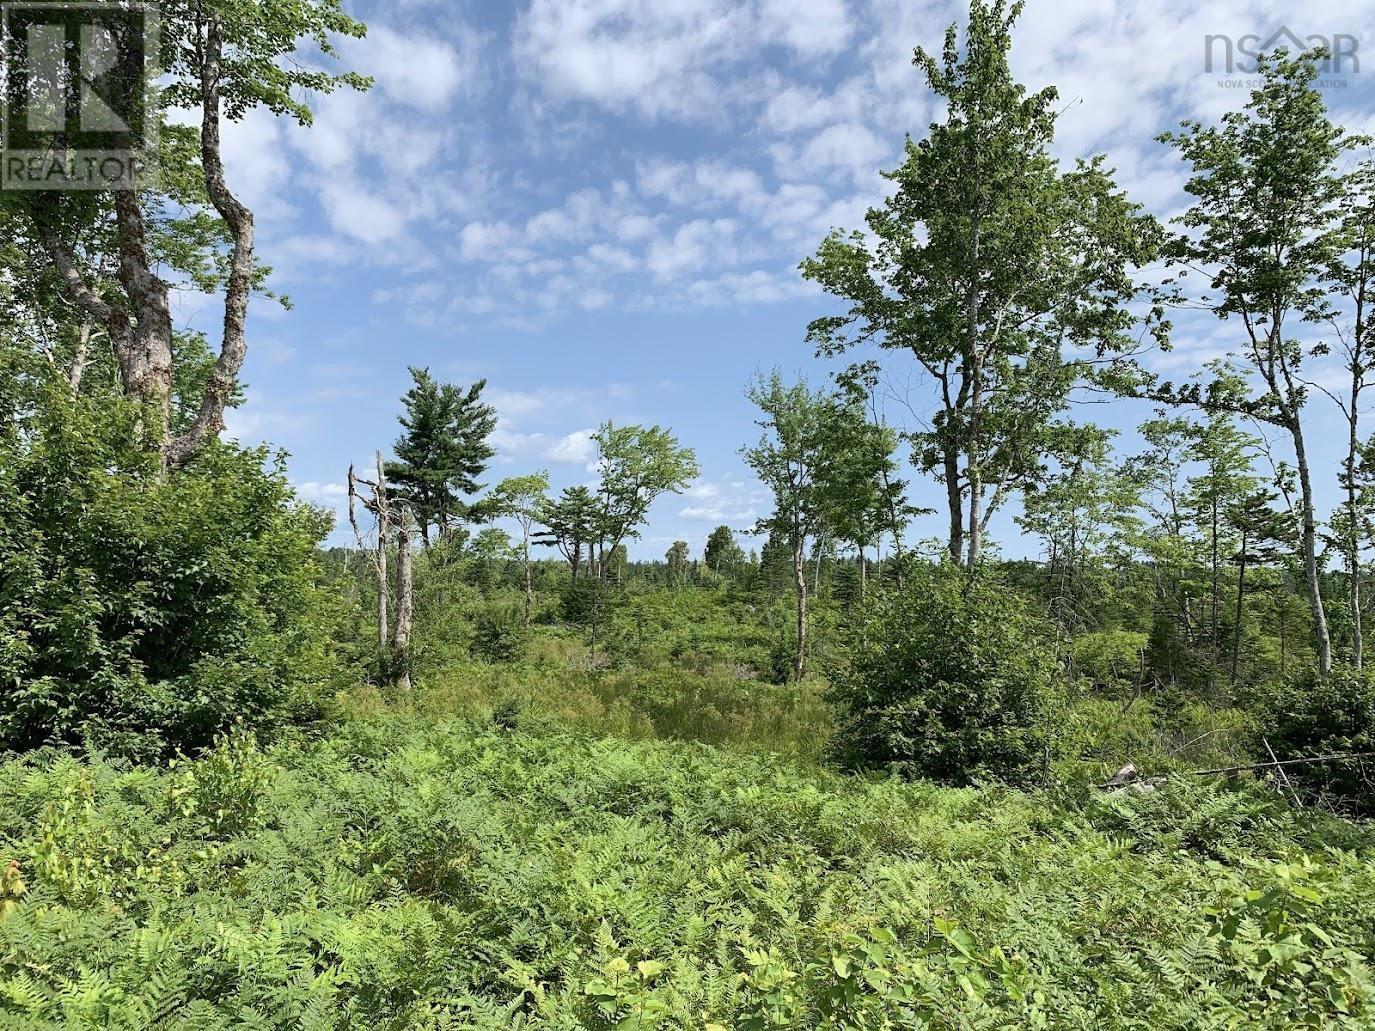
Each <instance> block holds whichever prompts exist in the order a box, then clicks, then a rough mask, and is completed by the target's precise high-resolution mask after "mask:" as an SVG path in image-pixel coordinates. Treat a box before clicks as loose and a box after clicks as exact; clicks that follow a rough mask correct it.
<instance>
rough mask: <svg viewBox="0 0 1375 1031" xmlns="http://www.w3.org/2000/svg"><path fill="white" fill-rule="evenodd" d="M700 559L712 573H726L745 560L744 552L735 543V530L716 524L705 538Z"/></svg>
mask: <svg viewBox="0 0 1375 1031" xmlns="http://www.w3.org/2000/svg"><path fill="white" fill-rule="evenodd" d="M702 561H704V562H705V563H706V564H707V568H708V569H710V570H711V571H712V572H713V573H721V574H726V573H729V572H730V571H731V570H733V569H735V568H736V567H737V566H739V565H741V564H742V563H743V562H744V561H745V553H744V551H742V550H741V548H740V545H738V544H736V543H735V532H734V531H733V530H732V529H731V528H730V527H729V526H718V527H717V528H716V529H714V530H712V531H711V536H709V537H708V538H707V546H706V550H705V551H704V552H703V553H702Z"/></svg>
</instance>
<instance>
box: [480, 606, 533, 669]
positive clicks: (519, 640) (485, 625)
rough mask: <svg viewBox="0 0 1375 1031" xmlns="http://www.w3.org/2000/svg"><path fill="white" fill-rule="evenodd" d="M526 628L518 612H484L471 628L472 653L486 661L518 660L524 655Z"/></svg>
mask: <svg viewBox="0 0 1375 1031" xmlns="http://www.w3.org/2000/svg"><path fill="white" fill-rule="evenodd" d="M525 639H526V630H525V623H524V621H523V620H522V618H521V615H520V613H518V612H512V611H509V610H498V611H489V612H485V613H483V614H482V615H480V616H478V618H477V622H476V624H475V626H474V628H473V654H474V655H476V656H478V657H479V658H482V659H486V660H487V661H488V662H519V661H520V660H521V659H522V658H523V657H524V655H525Z"/></svg>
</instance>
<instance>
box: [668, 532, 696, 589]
mask: <svg viewBox="0 0 1375 1031" xmlns="http://www.w3.org/2000/svg"><path fill="white" fill-rule="evenodd" d="M664 561H665V562H667V563H668V578H669V580H670V581H671V582H672V583H673V585H674V586H675V587H681V586H683V584H685V583H686V582H687V574H688V566H689V565H691V563H692V554H691V552H690V551H689V550H688V542H687V541H674V542H673V544H672V546H670V547H669V549H668V552H667V553H666V554H665V555H664Z"/></svg>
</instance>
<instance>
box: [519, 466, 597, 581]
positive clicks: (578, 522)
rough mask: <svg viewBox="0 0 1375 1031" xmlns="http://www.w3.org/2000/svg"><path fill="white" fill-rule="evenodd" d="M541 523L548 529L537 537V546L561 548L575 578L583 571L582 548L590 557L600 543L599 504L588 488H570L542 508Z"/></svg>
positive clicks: (561, 552)
mask: <svg viewBox="0 0 1375 1031" xmlns="http://www.w3.org/2000/svg"><path fill="white" fill-rule="evenodd" d="M539 521H540V523H541V524H543V525H544V527H545V529H543V530H541V531H540V532H539V533H537V534H535V538H534V540H535V543H536V544H540V545H543V546H544V547H546V548H558V549H559V553H560V554H562V555H563V557H564V558H565V559H567V560H568V566H569V568H570V569H571V570H572V572H573V579H574V580H576V579H577V578H578V570H579V569H581V568H582V560H583V549H584V548H586V549H587V552H588V556H589V558H590V557H591V551H592V545H593V542H595V541H596V540H597V522H598V520H597V502H596V499H594V498H593V497H592V492H591V491H589V490H588V489H587V488H586V487H581V486H580V487H567V488H565V489H564V492H563V493H562V494H560V495H559V497H558V500H556V501H548V502H546V503H545V504H543V505H541V506H540V512H539Z"/></svg>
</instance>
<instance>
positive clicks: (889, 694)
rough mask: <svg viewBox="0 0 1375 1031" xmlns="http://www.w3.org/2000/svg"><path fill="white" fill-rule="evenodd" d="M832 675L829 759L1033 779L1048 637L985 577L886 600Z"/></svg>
mask: <svg viewBox="0 0 1375 1031" xmlns="http://www.w3.org/2000/svg"><path fill="white" fill-rule="evenodd" d="M852 633H853V634H854V639H853V640H852V642H851V644H850V648H849V662H848V664H847V666H846V667H845V668H844V669H843V670H841V671H840V673H839V674H838V676H837V679H836V682H835V686H834V689H833V697H834V699H835V701H836V703H837V705H838V706H839V708H840V715H839V728H838V731H837V738H836V753H837V757H838V758H839V759H840V760H841V761H842V762H843V763H844V764H845V765H847V766H851V767H875V766H876V767H892V768H894V769H896V770H898V771H900V772H903V773H905V774H908V775H912V776H922V777H929V778H931V779H933V780H939V781H945V782H949V783H957V784H959V783H969V782H970V781H973V780H978V779H981V778H985V777H994V778H998V779H1001V780H1006V781H1011V782H1026V781H1029V780H1032V779H1033V778H1034V777H1035V776H1036V774H1037V773H1038V771H1040V770H1041V769H1042V766H1043V762H1044V759H1045V749H1046V723H1047V719H1048V712H1047V705H1048V701H1049V695H1050V690H1051V685H1052V682H1053V679H1054V676H1055V658H1054V654H1053V653H1052V652H1051V651H1050V650H1049V649H1048V647H1047V645H1046V644H1045V643H1044V640H1045V628H1044V626H1043V625H1042V624H1041V623H1040V622H1039V621H1038V620H1036V619H1034V618H1033V617H1032V616H1031V615H1030V614H1029V613H1028V611H1027V610H1026V608H1025V606H1024V604H1023V603H1022V602H1021V600H1020V599H1018V598H1017V597H1016V595H1015V594H1013V593H1012V592H1011V591H1009V590H1008V589H1007V587H1006V586H1005V585H1004V584H1002V583H1000V582H998V581H997V580H996V579H995V578H993V577H992V576H991V575H989V574H987V573H985V572H976V573H974V574H972V575H971V574H967V573H964V572H960V571H958V570H955V569H953V568H951V567H949V566H941V567H937V568H936V569H935V570H932V571H930V572H929V573H927V574H924V575H921V576H913V577H912V578H910V579H909V582H908V584H907V585H906V587H905V588H904V589H903V590H901V591H896V590H894V591H887V592H884V593H883V594H881V595H880V596H878V597H877V598H876V599H875V601H874V604H873V605H872V606H871V607H870V608H869V609H868V610H867V611H865V612H864V613H863V614H861V616H860V617H859V620H858V622H857V625H856V627H855V628H854V629H853V630H852Z"/></svg>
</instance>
